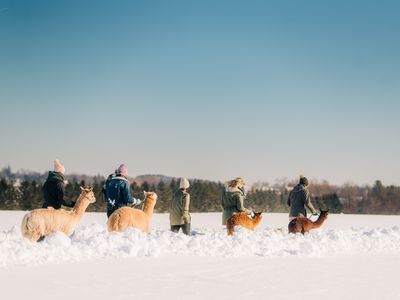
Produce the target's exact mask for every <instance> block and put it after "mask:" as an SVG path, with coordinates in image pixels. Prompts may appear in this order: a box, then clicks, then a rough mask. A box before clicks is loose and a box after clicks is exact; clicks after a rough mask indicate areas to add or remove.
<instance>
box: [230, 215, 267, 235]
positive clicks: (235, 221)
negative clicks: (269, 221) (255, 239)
mask: <svg viewBox="0 0 400 300" xmlns="http://www.w3.org/2000/svg"><path fill="white" fill-rule="evenodd" d="M261 214H262V212H254V218H253V219H250V218H249V216H248V215H247V213H245V212H240V213H238V214H234V215H233V216H232V217H230V218H229V219H228V221H227V222H226V230H227V231H228V235H232V234H233V232H234V231H235V226H236V225H240V226H242V227H244V228H247V229H250V230H255V229H256V226H257V225H258V224H259V223H260V222H261V219H262V215H261Z"/></svg>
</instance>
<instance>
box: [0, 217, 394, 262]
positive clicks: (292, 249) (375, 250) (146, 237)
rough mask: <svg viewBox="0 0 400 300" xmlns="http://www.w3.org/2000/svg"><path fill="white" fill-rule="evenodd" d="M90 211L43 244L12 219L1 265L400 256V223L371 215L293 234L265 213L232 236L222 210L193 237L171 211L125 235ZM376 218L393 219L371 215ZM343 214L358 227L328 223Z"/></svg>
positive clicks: (0, 251)
mask: <svg viewBox="0 0 400 300" xmlns="http://www.w3.org/2000/svg"><path fill="white" fill-rule="evenodd" d="M2 213H3V214H4V213H5V212H2ZM13 215H14V216H15V218H18V219H19V220H15V223H18V222H19V221H20V219H22V215H23V212H19V213H13ZM88 215H91V217H89V218H87V220H85V222H83V224H81V225H80V226H79V227H78V228H77V229H76V231H75V233H74V234H73V235H72V236H71V237H67V236H66V235H64V234H63V233H61V232H56V233H53V234H51V235H50V236H48V237H47V238H46V239H45V240H44V241H42V242H39V243H32V242H30V241H28V240H26V239H24V238H23V237H22V236H21V233H20V229H19V226H18V225H16V224H13V223H14V222H13V221H12V220H9V221H8V222H9V224H10V225H11V228H9V229H4V228H2V229H1V231H0V267H7V266H34V265H41V264H48V263H54V262H57V263H60V262H63V261H67V262H71V261H73V262H79V261H82V260H85V261H87V260H93V259H103V258H126V257H171V256H178V257H182V256H199V257H266V258H275V257H287V256H299V257H319V258H321V257H332V256H337V255H343V254H345V255H347V254H350V255H352V254H396V253H398V252H399V250H400V227H399V226H397V225H395V224H393V223H390V222H388V224H387V225H386V226H384V227H380V226H378V227H377V226H375V225H374V224H373V223H371V224H369V227H368V226H365V224H362V222H361V223H359V225H363V226H357V218H359V219H363V218H367V217H366V216H343V215H337V216H335V215H333V216H330V218H329V219H328V220H327V221H326V226H323V227H322V228H320V229H316V230H314V231H311V232H310V233H308V234H305V235H304V236H303V235H300V234H296V235H294V234H288V233H287V228H286V226H285V227H283V226H280V227H279V225H282V224H285V222H286V219H287V216H286V215H283V214H272V215H274V218H269V215H268V214H265V215H264V222H263V224H262V225H260V227H259V228H258V229H257V230H256V231H254V232H252V231H248V230H246V229H244V228H241V227H238V228H237V229H236V232H235V234H234V235H233V236H231V237H230V236H227V234H226V231H225V230H224V228H223V227H222V226H221V225H219V221H220V215H219V214H199V215H198V216H199V217H198V218H196V216H197V215H196V214H194V215H193V222H196V219H197V220H198V221H201V222H203V224H196V223H194V224H193V235H192V236H190V237H188V236H185V235H183V234H175V233H172V232H170V231H169V230H168V222H167V219H168V216H167V215H165V214H160V215H155V216H154V223H156V224H155V227H154V228H153V230H152V231H151V233H149V234H147V233H142V232H140V231H138V230H136V229H133V228H132V229H127V230H126V231H125V232H123V233H109V232H107V230H106V227H105V221H106V220H105V219H104V216H103V214H88ZM374 217H375V218H380V219H384V218H388V217H385V216H381V217H379V216H373V217H371V218H374ZM340 218H348V219H350V220H351V218H352V219H353V220H354V222H353V223H354V226H351V227H349V228H337V229H334V228H331V227H332V226H328V224H329V222H330V219H334V220H335V221H334V222H336V223H340ZM394 218H395V217H392V219H394ZM399 219H400V218H398V219H397V220H399ZM274 223H275V224H274ZM342 223H343V222H342ZM350 224H351V222H350ZM200 225H203V226H200ZM3 227H4V225H3ZM163 227H164V228H163Z"/></svg>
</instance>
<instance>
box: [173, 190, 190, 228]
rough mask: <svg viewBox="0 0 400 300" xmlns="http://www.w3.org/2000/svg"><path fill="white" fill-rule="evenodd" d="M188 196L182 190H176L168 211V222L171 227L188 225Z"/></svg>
mask: <svg viewBox="0 0 400 300" xmlns="http://www.w3.org/2000/svg"><path fill="white" fill-rule="evenodd" d="M189 205H190V194H189V193H188V192H185V191H183V190H178V191H177V192H176V193H175V195H174V198H173V199H172V203H171V206H170V209H169V222H170V224H171V225H182V224H185V223H190V221H191V217H190V213H189Z"/></svg>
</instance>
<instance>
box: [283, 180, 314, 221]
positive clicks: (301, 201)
mask: <svg viewBox="0 0 400 300" xmlns="http://www.w3.org/2000/svg"><path fill="white" fill-rule="evenodd" d="M287 204H288V205H289V206H290V213H289V217H298V216H300V215H303V216H304V217H306V216H307V213H306V206H307V207H308V208H309V209H310V210H311V211H315V209H314V207H313V206H312V204H311V194H310V192H309V191H308V189H307V187H305V186H304V185H302V184H298V185H296V186H295V187H294V188H293V190H292V191H291V192H290V193H289V198H288V201H287Z"/></svg>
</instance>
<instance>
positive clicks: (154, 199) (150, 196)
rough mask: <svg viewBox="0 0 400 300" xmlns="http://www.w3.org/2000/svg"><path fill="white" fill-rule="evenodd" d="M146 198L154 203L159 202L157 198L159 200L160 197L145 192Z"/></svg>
mask: <svg viewBox="0 0 400 300" xmlns="http://www.w3.org/2000/svg"><path fill="white" fill-rule="evenodd" d="M144 198H145V199H146V200H150V199H151V200H153V201H154V202H156V201H157V198H158V196H157V194H156V193H154V192H146V191H145V192H144Z"/></svg>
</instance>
